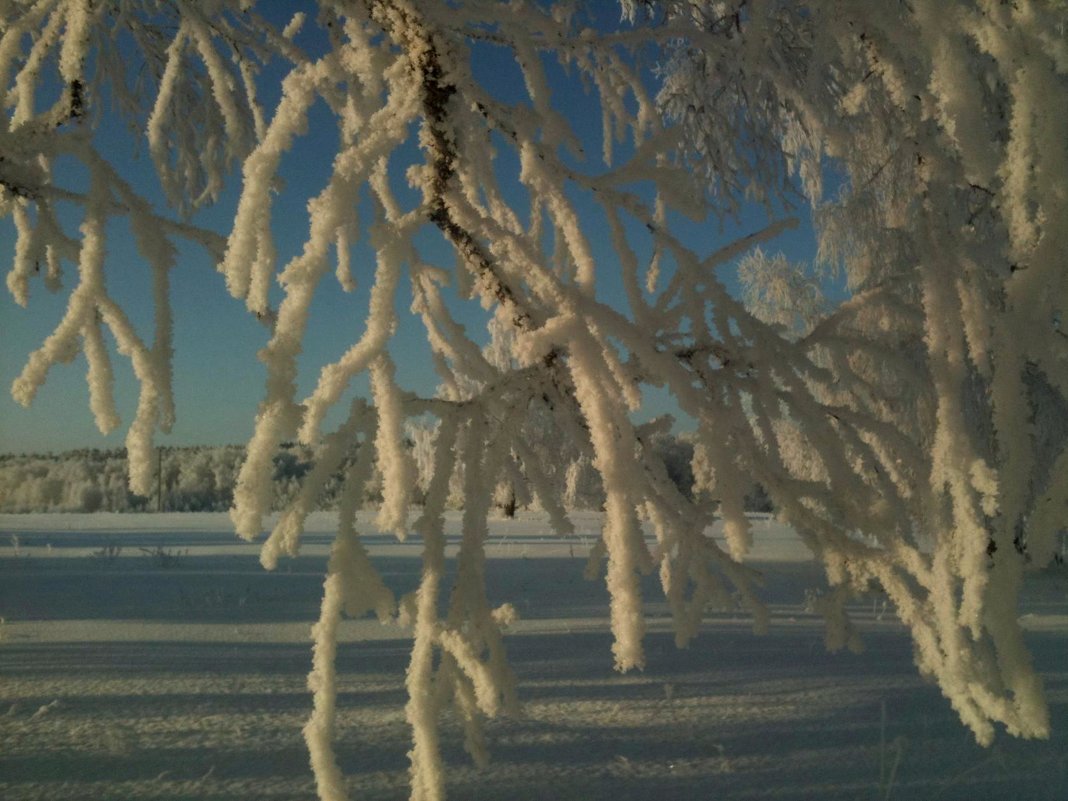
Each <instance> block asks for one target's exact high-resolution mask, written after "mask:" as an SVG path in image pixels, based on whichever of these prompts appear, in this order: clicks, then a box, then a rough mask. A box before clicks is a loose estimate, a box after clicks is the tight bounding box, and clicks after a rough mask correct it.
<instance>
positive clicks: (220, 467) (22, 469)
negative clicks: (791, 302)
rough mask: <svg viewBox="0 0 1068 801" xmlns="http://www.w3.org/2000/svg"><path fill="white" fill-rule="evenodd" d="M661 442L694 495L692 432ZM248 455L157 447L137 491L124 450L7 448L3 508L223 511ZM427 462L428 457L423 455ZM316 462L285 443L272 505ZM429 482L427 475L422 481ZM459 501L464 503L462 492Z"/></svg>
mask: <svg viewBox="0 0 1068 801" xmlns="http://www.w3.org/2000/svg"><path fill="white" fill-rule="evenodd" d="M656 449H657V450H658V451H659V452H660V453H661V455H662V456H665V457H666V458H665V462H666V464H667V466H668V474H669V476H670V478H671V479H672V481H673V482H674V483H675V484H676V486H678V488H679V489H680V490H681V491H682V492H684V493H685V494H686V495H687V496H692V495H693V471H692V468H691V462H692V459H693V445H692V444H691V443H690V442H689V441H688V439H687V438H686V436H685V435H682V436H681V437H673V436H668V437H663V438H661V439H660V441H659V442H658V443H657V444H656ZM244 458H245V449H244V447H243V446H240V445H215V446H187V447H164V448H160V449H158V451H157V461H156V481H155V482H154V492H153V493H152V494H151V495H149V496H144V495H137V494H134V493H132V492H131V491H130V489H129V485H128V482H127V466H126V451H125V449H112V450H102V449H97V448H83V449H80V450H72V451H66V452H64V453H59V454H51V453H49V454H18V455H15V454H0V512H155V511H167V512H224V511H226V510H228V509H229V508H230V506H231V504H232V503H233V492H234V484H235V482H236V480H237V475H238V471H239V470H240V467H241V463H242V461H243V460H244ZM416 461H417V463H424V464H425V461H423V460H419V459H417V460H416ZM314 465H315V453H314V449H312V448H308V447H305V446H302V445H298V444H286V445H284V446H283V447H282V449H281V450H280V451H279V453H278V454H277V455H276V456H275V457H274V499H273V506H274V508H276V509H280V508H281V507H283V506H284V505H285V504H287V503H288V502H289V501H290V500H292V499H293V497H294V496H295V495H296V493H297V492H298V491H299V490H300V485H301V481H302V479H303V477H304V476H305V474H307V473H308V471H310V470H311V469H312V468H313V467H314ZM579 467H580V468H581V469H582V472H583V473H585V474H586V475H584V476H583V479H582V480H580V481H579V482H578V484H579V486H580V488H581V491H579V492H577V493H572V498H571V503H570V504H569V505H570V506H571V507H572V508H578V509H599V508H600V506H601V501H602V493H601V488H600V483H599V481H598V480H597V477H596V474H595V472H594V471H593V470H592V468H591V467H590V466H589V465H580V466H579ZM341 475H342V471H341V470H339V471H338V475H337V476H336V477H335V479H334V480H332V481H330V482H328V483H327V486H326V488H325V491H324V493H323V494H322V496H321V497H320V498H319V501H318V506H319V508H321V509H333V508H335V507H336V503H337V494H338V491H339V490H340V480H341ZM421 483H422V482H421ZM456 495H457V497H456V498H455V503H454V505H456V506H459V504H460V493H457V494H456ZM498 496H499V497H500V498H501V500H500V502H499V504H498V505H499V506H500V507H501V510H502V511H503V512H505V513H509V512H511V511H513V510H514V509H515V508H519V509H524V508H527V509H537V508H538V500H537V498H536V497H535V498H531V499H529V500H528V501H527V502H525V503H524V500H527V498H526V496H525V494H524V493H519V494H518V498H519V503H518V504H516V503H515V500H516V494H515V493H513V492H509V491H505V492H501V493H498ZM379 499H380V498H379V478H378V477H377V476H376V477H375V478H373V479H372V480H371V482H369V483H368V485H367V488H366V490H365V502H366V503H374V502H376V501H378V500H379ZM747 501H748V503H747V505H748V506H749V508H750V509H751V510H752V511H768V510H769V509H770V505H769V504H768V501H767V497H766V495H765V494H764V492H763V491H762V490H761V489H760V487H756V488H754V490H753V492H751V493H750V495H749V497H748V498H747Z"/></svg>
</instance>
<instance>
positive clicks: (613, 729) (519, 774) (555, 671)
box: [0, 514, 1068, 801]
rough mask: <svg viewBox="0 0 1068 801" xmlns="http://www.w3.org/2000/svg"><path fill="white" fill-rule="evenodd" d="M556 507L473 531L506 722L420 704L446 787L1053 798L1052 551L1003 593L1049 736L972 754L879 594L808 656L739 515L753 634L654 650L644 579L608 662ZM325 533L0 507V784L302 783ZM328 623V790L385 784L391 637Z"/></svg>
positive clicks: (1066, 712) (653, 795) (29, 792)
mask: <svg viewBox="0 0 1068 801" xmlns="http://www.w3.org/2000/svg"><path fill="white" fill-rule="evenodd" d="M577 522H578V526H577V528H578V531H577V533H576V534H575V535H574V536H571V537H568V538H566V539H560V538H556V537H553V536H552V535H550V534H548V533H547V528H546V525H545V522H544V521H543V520H542V519H540V518H538V517H528V518H524V519H520V520H517V521H499V522H496V523H495V524H494V525H493V527H492V532H493V537H492V539H493V543H492V546H491V548H490V557H491V561H490V563H489V569H488V573H489V581H490V592H491V595H492V598H491V600H494V601H497V602H503V601H511V602H512V603H513V604H514V605H515V606H516V608H517V609H518V610H519V612H520V614H521V615H522V620H521V621H520V622H519V623H517V624H516V625H515V626H514V627H513V629H512V631H511V634H510V636H509V638H508V641H507V642H508V648H509V653H510V655H511V659H512V662H513V664H514V666H515V668H516V671H517V673H518V676H519V681H520V691H521V696H522V699H523V701H524V715H523V717H521V718H518V719H509V720H497V721H492V722H491V723H490V724H489V727H488V732H489V737H490V744H491V751H492V755H493V762H492V764H491V765H490V767H489V768H487V769H485V770H479V769H477V768H475V767H474V766H472V765H471V764H470V762H469V761H468V760H467V759H466V757H465V755H464V754H463V751H462V746H461V744H460V741H459V730H458V727H457V725H456V723H455V721H452V720H447V721H446V722H445V730H446V732H447V734H449V735H455V736H451V737H446V743H447V745H446V759H447V761H448V765H449V793H450V798H452V799H487V800H488V799H523V798H531V799H534V798H537V799H543V798H544V799H612V800H613V801H631V800H633V801H639V800H642V801H644V800H645V799H658V800H659V799H665V800H670V799H704V798H717V799H754V798H774V799H810V798H820V799H947V800H948V799H969V800H972V799H1002V798H1013V799H1043V800H1048V801H1063V799H1066V798H1068V661H1066V659H1065V655H1066V654H1068V573H1066V572H1064V571H1063V569H1062V570H1061V571H1059V572H1058V571H1056V570H1052V571H1047V572H1046V573H1044V574H1042V575H1038V576H1035V577H1034V579H1033V581H1032V582H1031V583H1030V585H1029V587H1028V590H1027V594H1026V597H1025V599H1024V602H1023V604H1022V608H1021V610H1020V612H1021V615H1022V616H1023V619H1024V622H1025V626H1026V628H1027V641H1028V645H1029V646H1030V647H1031V649H1032V651H1033V653H1034V656H1035V660H1036V663H1037V665H1038V667H1039V670H1040V671H1041V673H1042V675H1043V677H1044V679H1045V682H1046V688H1047V693H1048V696H1049V700H1050V703H1051V706H1052V716H1053V726H1054V735H1053V738H1052V739H1051V740H1050V741H1048V742H1021V741H1017V740H1014V739H1012V738H1010V737H1007V736H1001V737H999V739H998V741H997V742H996V743H995V745H994V746H993V747H992V748H990V749H982V748H979V747H978V746H976V745H975V743H974V741H972V739H971V737H970V735H969V734H968V733H967V732H966V731H965V730H964V729H963V727H961V725H960V724H959V722H958V721H957V719H956V716H955V715H954V713H953V712H952V710H951V709H950V708H949V706H948V704H947V703H946V702H945V700H944V699H943V698H942V697H941V695H940V694H939V692H938V690H937V688H935V687H934V686H933V685H931V684H929V683H927V682H925V681H924V680H923V679H921V678H920V677H919V676H918V675H917V674H916V671H915V669H914V667H913V664H912V657H911V647H910V644H909V640H908V637H907V636H906V634H905V631H904V629H903V628H902V627H901V626H900V625H898V624H897V623H896V621H895V620H894V619H893V615H892V613H891V612H890V611H889V610H887V609H885V607H884V604H883V602H882V600H881V599H880V598H878V597H873V598H869V599H863V600H862V601H861V602H859V603H858V604H857V605H856V606H855V607H854V610H853V611H854V612H855V614H856V617H857V619H858V622H859V625H860V628H861V630H862V631H863V634H864V639H865V644H866V651H865V653H863V654H861V655H854V654H850V653H841V654H828V653H827V652H826V650H825V649H824V647H823V644H822V630H821V628H820V625H819V622H818V621H817V620H815V619H814V618H812V617H811V616H810V615H808V614H806V613H805V612H804V611H803V603H804V591H805V588H806V587H808V586H812V585H814V584H818V578H819V577H818V571H817V570H816V569H815V568H814V566H813V565H811V563H809V562H807V561H805V559H804V552H803V550H802V549H801V547H800V545H799V543H798V542H797V541H796V538H794V537H793V536H792V534H791V533H790V532H789V531H788V530H787V529H785V528H783V527H782V526H780V525H778V524H777V523H775V522H774V521H771V520H767V519H763V518H762V519H760V520H758V521H756V529H757V543H758V546H757V549H756V552H755V554H754V563H755V564H756V565H757V566H758V567H759V568H760V569H761V570H762V571H763V572H764V573H765V574H766V576H767V588H766V591H765V598H766V600H767V601H768V603H769V605H770V607H771V609H772V612H773V616H772V626H771V631H770V633H769V635H767V636H764V637H757V636H754V635H753V634H752V632H751V630H750V626H749V622H748V620H746V618H745V617H744V616H743V615H741V614H738V615H734V614H714V615H709V617H708V621H707V626H706V630H705V632H704V633H703V634H702V636H701V637H700V638H699V639H698V640H697V641H696V642H695V643H693V644H692V645H691V646H690V648H688V649H686V650H682V651H680V650H677V649H676V648H675V647H674V642H673V638H672V636H671V634H670V632H669V630H668V626H667V620H666V608H665V605H664V604H663V603H662V602H658V601H657V600H656V599H657V593H656V591H655V586H654V583H653V581H652V580H650V581H649V584H648V592H647V598H648V599H649V603H648V607H647V608H648V611H649V613H650V616H651V624H650V627H649V629H650V632H651V633H650V635H649V637H648V638H647V651H648V666H647V668H646V670H645V671H644V672H642V673H632V674H627V675H620V674H617V673H614V672H613V671H612V657H611V651H610V640H609V634H608V627H607V623H606V617H607V599H606V596H605V590H604V588H603V585H602V584H601V583H600V582H595V583H589V582H586V581H584V580H583V579H582V570H583V567H584V565H585V559H584V557H585V555H586V553H587V551H588V548H589V545H590V543H591V542H592V540H593V538H594V537H595V536H596V531H597V528H598V524H599V518H598V516H597V515H587V516H581V517H580V518H579V519H578V521H577ZM331 527H332V516H331V515H329V514H320V515H316V516H314V517H313V519H312V521H311V524H310V525H309V534H308V537H307V541H306V545H305V548H304V552H303V555H302V556H301V557H299V558H297V559H294V560H290V561H288V562H284V563H283V564H282V566H281V567H280V568H279V570H278V571H276V572H274V573H266V572H265V571H263V569H262V568H261V567H260V566H259V563H258V558H257V546H256V545H250V544H245V543H240V542H237V541H236V540H235V539H234V537H233V534H232V533H231V530H230V528H229V523H228V520H227V518H226V516H225V515H213V514H163V515H155V514H151V515H111V514H94V515H32V516H14V515H7V516H0V616H3V618H4V623H3V624H2V625H0V637H2V641H0V743H2V751H0V798H3V799H5V801H16V799H17V800H19V801H21V800H22V799H27V800H29V799H49V801H64V800H66V799H70V800H71V801H73V800H74V799H78V801H82V800H83V799H101V800H102V801H105V800H107V801H110V799H219V801H223V800H224V799H225V800H226V801H241V800H242V799H249V800H250V801H251V799H286V801H289V800H290V799H312V798H313V797H314V788H313V783H312V779H311V772H310V769H309V767H308V761H307V756H306V753H305V750H304V743H303V740H302V738H301V734H300V729H301V726H302V725H303V723H304V720H305V719H306V717H307V715H308V713H309V711H310V709H311V698H310V696H309V694H308V692H307V689H306V686H305V676H306V674H307V671H308V669H309V666H310V646H309V642H308V637H309V627H310V624H311V622H312V621H313V620H314V619H315V618H316V616H317V614H318V603H319V593H320V590H321V583H322V574H323V570H324V568H325V560H326V553H327V549H328V547H329V542H330V535H329V532H330V530H331ZM450 532H451V535H452V538H453V540H454V541H455V539H456V537H457V536H458V520H457V519H453V520H452V521H451V528H450ZM366 539H367V542H368V543H369V547H370V550H371V553H372V556H373V558H374V560H375V562H376V564H377V565H378V566H379V568H380V570H381V571H382V572H383V574H384V576H385V577H386V580H387V581H388V582H389V583H390V584H391V585H392V587H393V589H394V590H395V591H397V592H398V593H402V592H406V591H408V590H410V589H412V588H414V586H415V583H416V581H417V578H418V570H419V555H418V554H419V551H418V544H417V543H406V544H399V543H396V541H395V540H393V539H392V538H387V537H383V536H378V535H372V536H369V537H367V538H366ZM453 548H455V545H454V546H453ZM342 639H343V642H344V645H343V646H342V648H341V650H340V657H339V659H340V667H341V687H340V690H341V696H340V699H339V704H340V707H341V715H340V719H339V724H340V735H339V736H340V744H339V753H340V754H341V758H342V762H343V767H344V768H345V770H346V772H347V774H348V775H349V776H350V792H351V795H352V797H353V798H354V799H357V798H358V799H399V798H405V797H407V790H406V781H407V777H406V769H407V758H406V756H405V754H406V751H407V749H408V731H407V727H406V724H405V722H404V713H403V703H404V692H403V686H402V682H403V675H404V669H405V666H406V664H407V653H408V642H407V633H406V632H405V631H404V630H402V629H399V628H397V627H394V626H381V625H379V624H378V623H377V622H374V621H372V620H358V621H347V622H346V623H345V624H344V625H343V630H342Z"/></svg>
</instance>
